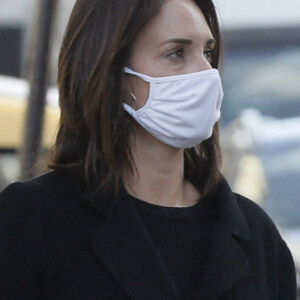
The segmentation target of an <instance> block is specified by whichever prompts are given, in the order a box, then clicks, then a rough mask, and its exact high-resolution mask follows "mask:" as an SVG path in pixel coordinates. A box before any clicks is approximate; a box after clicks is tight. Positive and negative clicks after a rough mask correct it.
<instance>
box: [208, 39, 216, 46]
mask: <svg viewBox="0 0 300 300" xmlns="http://www.w3.org/2000/svg"><path fill="white" fill-rule="evenodd" d="M215 43H216V40H215V39H209V40H207V42H206V45H214V44H215Z"/></svg>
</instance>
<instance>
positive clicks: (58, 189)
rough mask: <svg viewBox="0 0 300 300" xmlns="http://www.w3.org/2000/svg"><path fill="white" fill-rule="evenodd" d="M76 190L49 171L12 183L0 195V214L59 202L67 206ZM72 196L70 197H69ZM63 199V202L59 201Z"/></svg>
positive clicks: (60, 176)
mask: <svg viewBox="0 0 300 300" xmlns="http://www.w3.org/2000/svg"><path fill="white" fill-rule="evenodd" d="M75 191H76V188H75V187H74V185H72V183H71V182H70V181H69V180H68V179H67V178H66V176H64V175H63V174H60V173H59V172H57V171H51V172H48V173H46V174H43V175H41V176H38V177H35V178H33V179H30V180H27V181H25V182H14V183H11V184H10V185H8V186H7V187H6V188H5V189H4V190H3V191H2V192H1V193H0V212H1V211H2V212H5V213H6V214H9V213H10V212H11V213H14V211H15V210H18V211H28V212H29V211H30V209H33V208H35V207H41V206H44V205H45V206H47V203H50V205H53V204H54V203H55V202H57V201H59V202H60V204H61V205H62V204H63V203H65V204H67V202H68V199H70V200H72V199H74V197H73V195H72V194H73V193H75ZM71 195H72V196H71ZM61 199H64V201H61Z"/></svg>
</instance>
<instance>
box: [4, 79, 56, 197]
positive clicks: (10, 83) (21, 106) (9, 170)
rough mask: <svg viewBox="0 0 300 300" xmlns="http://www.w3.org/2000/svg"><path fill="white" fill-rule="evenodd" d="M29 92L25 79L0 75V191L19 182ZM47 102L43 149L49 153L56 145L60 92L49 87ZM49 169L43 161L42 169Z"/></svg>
mask: <svg viewBox="0 0 300 300" xmlns="http://www.w3.org/2000/svg"><path fill="white" fill-rule="evenodd" d="M28 93H29V85H28V83H27V82H26V81H25V80H22V79H17V78H12V77H7V76H0V191H1V190H2V189H3V188H4V187H5V186H6V185H7V184H9V183H10V182H13V181H16V180H18V179H19V175H20V159H19V155H18V154H19V150H20V149H21V148H22V144H23V142H24V129H25V126H24V125H25V121H26V112H27V103H28V101H27V98H28ZM46 99H47V101H46V108H45V118H44V127H43V140H42V147H43V149H46V150H47V149H49V148H50V147H51V146H52V145H53V143H54V140H55V136H56V132H57V129H58V122H59V117H60V109H59V106H58V92H57V89H55V88H50V89H49V90H48V92H47V98H46ZM46 167H47V164H46V163H44V162H43V161H42V160H41V161H40V162H39V169H41V170H43V169H45V168H46Z"/></svg>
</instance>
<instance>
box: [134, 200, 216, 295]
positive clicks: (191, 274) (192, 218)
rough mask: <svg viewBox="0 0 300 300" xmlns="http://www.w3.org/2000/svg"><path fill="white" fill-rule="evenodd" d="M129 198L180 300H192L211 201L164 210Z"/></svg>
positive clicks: (203, 254) (203, 258)
mask: <svg viewBox="0 0 300 300" xmlns="http://www.w3.org/2000/svg"><path fill="white" fill-rule="evenodd" d="M130 198H131V199H132V200H133V201H134V203H135V204H136V207H137V208H138V211H139V214H140V216H141V219H142V221H143V223H144V224H145V226H146V228H147V230H148V232H149V233H150V236H151V238H152V240H153V242H154V244H155V246H156V247H157V249H158V251H159V252H160V254H161V256H162V259H163V261H164V263H165V264H166V267H167V269H168V271H169V273H170V275H171V277H172V279H173V281H174V284H175V286H176V288H177V291H178V295H179V299H182V300H183V299H192V297H193V294H194V292H195V287H196V286H198V284H199V280H200V278H201V274H202V271H203V264H204V262H205V261H206V258H207V253H208V249H209V243H210V236H211V228H212V221H213V211H214V210H213V199H210V198H205V199H202V200H200V201H198V202H197V203H196V204H195V205H192V206H188V207H167V206H160V205H156V204H152V203H149V202H145V201H143V200H140V199H137V198H135V197H132V196H131V197H130Z"/></svg>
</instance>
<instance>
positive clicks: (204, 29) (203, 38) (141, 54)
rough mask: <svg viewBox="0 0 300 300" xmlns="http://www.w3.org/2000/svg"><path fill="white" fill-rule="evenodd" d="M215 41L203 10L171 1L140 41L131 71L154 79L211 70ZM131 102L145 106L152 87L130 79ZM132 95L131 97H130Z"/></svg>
mask: <svg viewBox="0 0 300 300" xmlns="http://www.w3.org/2000/svg"><path fill="white" fill-rule="evenodd" d="M214 45H215V42H214V38H213V36H212V33H211V31H210V29H209V27H208V24H207V22H206V20H205V17H204V15H203V13H202V12H201V10H200V9H199V7H198V6H197V5H196V4H195V3H194V1H192V0H167V1H166V3H165V4H164V6H163V7H162V10H161V12H160V14H159V15H158V16H157V17H156V18H155V19H154V20H153V21H152V22H151V23H150V24H148V25H147V26H146V27H145V29H144V30H143V31H142V32H141V33H140V35H139V36H138V38H137V39H136V41H135V43H134V45H133V49H132V53H131V59H130V65H129V67H130V68H131V69H133V70H134V71H136V72H139V73H143V74H146V75H149V76H153V77H160V76H170V75H178V74H187V73H192V72H199V71H204V70H208V69H211V65H210V58H211V56H212V52H213V51H214ZM126 89H127V90H128V91H129V92H132V93H133V94H134V95H135V97H136V101H134V100H133V97H128V99H127V102H128V103H129V104H130V105H131V106H132V107H133V108H134V109H139V108H141V107H143V106H144V104H145V103H146V101H147V99H148V95H149V83H147V82H144V81H143V80H142V79H140V78H138V77H136V76H132V75H126ZM128 94H129V93H128Z"/></svg>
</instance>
